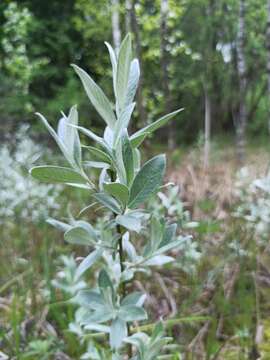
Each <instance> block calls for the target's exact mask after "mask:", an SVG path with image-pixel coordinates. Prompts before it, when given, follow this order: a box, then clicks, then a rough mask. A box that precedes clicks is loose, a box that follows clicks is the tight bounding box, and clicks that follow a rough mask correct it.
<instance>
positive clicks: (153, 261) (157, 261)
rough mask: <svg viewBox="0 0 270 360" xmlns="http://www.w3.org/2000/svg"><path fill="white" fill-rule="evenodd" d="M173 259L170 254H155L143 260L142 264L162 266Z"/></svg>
mask: <svg viewBox="0 0 270 360" xmlns="http://www.w3.org/2000/svg"><path fill="white" fill-rule="evenodd" d="M174 260H175V259H174V258H173V257H171V256H166V255H156V256H153V257H151V258H150V259H149V260H147V261H145V262H144V265H146V266H162V265H165V264H168V263H170V262H173V261H174Z"/></svg>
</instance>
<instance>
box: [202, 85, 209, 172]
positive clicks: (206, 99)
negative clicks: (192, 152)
mask: <svg viewBox="0 0 270 360" xmlns="http://www.w3.org/2000/svg"><path fill="white" fill-rule="evenodd" d="M204 111H205V112H204V159H203V160H204V168H205V169H208V167H209V158H210V144H211V142H210V139H211V100H210V96H209V91H208V89H207V86H205V87H204Z"/></svg>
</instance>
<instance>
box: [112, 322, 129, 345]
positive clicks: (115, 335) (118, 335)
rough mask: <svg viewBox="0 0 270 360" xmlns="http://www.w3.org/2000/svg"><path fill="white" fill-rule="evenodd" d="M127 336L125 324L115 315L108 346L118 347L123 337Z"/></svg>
mask: <svg viewBox="0 0 270 360" xmlns="http://www.w3.org/2000/svg"><path fill="white" fill-rule="evenodd" d="M125 337H127V324H126V322H125V321H124V320H122V319H120V318H119V317H117V318H116V319H113V321H112V324H111V330H110V346H111V348H112V349H119V348H120V347H121V345H122V342H123V339H124V338H125Z"/></svg>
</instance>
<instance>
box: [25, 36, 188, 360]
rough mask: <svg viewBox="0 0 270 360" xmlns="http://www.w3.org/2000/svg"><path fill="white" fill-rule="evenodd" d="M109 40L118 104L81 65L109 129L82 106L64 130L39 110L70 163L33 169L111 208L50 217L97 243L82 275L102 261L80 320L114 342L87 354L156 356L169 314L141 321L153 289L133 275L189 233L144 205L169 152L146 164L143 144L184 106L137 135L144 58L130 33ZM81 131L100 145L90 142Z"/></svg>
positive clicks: (79, 240) (66, 119)
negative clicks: (82, 121) (85, 118)
mask: <svg viewBox="0 0 270 360" xmlns="http://www.w3.org/2000/svg"><path fill="white" fill-rule="evenodd" d="M106 45H107V47H108V50H109V55H110V59H111V63H112V74H113V89H114V94H115V105H114V107H113V106H112V105H111V102H110V101H109V100H108V98H107V97H106V95H105V94H104V93H103V91H102V90H101V88H100V87H99V86H98V85H97V84H96V83H95V82H94V81H93V79H92V78H91V77H90V76H89V75H88V74H87V73H86V72H85V71H84V70H82V69H81V68H79V67H78V66H76V65H73V68H74V70H75V71H76V73H77V75H78V76H79V78H80V79H81V81H82V84H83V86H84V89H85V91H86V94H87V95H88V97H89V99H90V101H91V103H92V105H93V106H94V107H95V109H96V110H97V112H98V113H99V115H100V116H101V117H102V119H103V120H104V121H105V124H106V126H105V130H104V133H103V135H102V136H100V135H97V134H95V133H94V132H92V131H91V130H90V129H87V128H84V127H81V126H79V125H78V112H77V108H76V106H73V107H72V108H71V110H70V112H69V114H68V115H65V114H62V115H63V116H62V118H61V119H60V121H59V124H58V130H57V132H55V130H54V129H53V128H52V127H51V126H50V125H49V123H48V121H47V120H46V119H45V117H44V116H42V115H41V114H38V115H39V117H40V118H41V120H42V122H43V123H44V125H45V126H46V127H47V129H48V131H49V132H50V134H51V135H52V136H53V138H54V139H55V141H56V142H57V144H58V146H59V148H60V149H61V151H62V153H63V155H64V157H65V159H66V161H67V163H68V165H63V166H50V165H42V166H36V167H34V168H32V169H31V174H32V176H33V177H35V178H36V179H38V180H40V181H44V182H47V183H60V184H66V185H68V186H73V187H79V188H83V189H86V190H88V192H89V194H90V195H91V198H92V199H93V203H92V204H90V205H89V206H99V209H103V210H104V211H105V212H109V213H110V214H111V216H110V217H109V219H108V221H107V222H106V223H105V224H103V226H101V227H94V226H92V225H91V224H90V223H89V222H86V221H84V220H78V219H73V220H72V221H71V223H69V224H68V223H63V222H61V221H58V220H53V219H50V221H49V222H50V223H51V224H52V225H54V226H56V227H57V228H59V229H61V230H63V231H64V238H65V240H66V241H67V242H68V243H70V244H75V245H81V246H85V247H87V249H90V253H89V255H87V256H86V257H85V258H84V259H83V260H82V262H81V263H80V264H79V266H78V267H77V268H76V270H75V274H74V276H75V278H77V279H79V278H80V277H81V276H82V275H83V274H85V272H86V271H87V270H89V269H90V268H91V267H92V266H93V265H94V263H97V264H96V265H98V266H99V268H100V270H99V272H98V276H97V283H96V284H94V285H93V286H92V287H89V288H88V287H87V288H85V289H81V290H79V291H77V293H76V294H75V296H74V297H73V298H72V302H74V303H76V304H78V305H79V309H80V313H79V315H78V316H77V319H76V320H77V323H78V324H79V325H80V326H81V327H82V329H83V332H82V333H81V336H84V334H85V332H90V333H92V332H95V333H100V335H101V337H102V336H104V338H105V336H106V335H107V334H108V337H109V345H110V346H109V349H107V350H106V347H105V348H103V349H102V350H101V351H99V350H98V349H97V348H95V347H93V346H92V344H90V345H89V349H88V353H89V354H90V355H89V357H87V356H88V355H87V354H86V355H85V357H84V358H95V359H108V352H107V351H109V353H110V356H112V359H113V360H117V359H123V358H126V356H128V358H130V359H134V360H135V359H136V360H151V359H154V358H156V357H158V356H159V355H160V353H161V351H162V349H163V348H164V345H166V344H167V342H168V341H169V340H170V339H169V338H168V337H165V336H164V330H163V325H162V323H161V322H160V323H158V324H157V325H156V326H154V325H151V324H150V325H149V326H147V329H150V330H153V332H152V335H151V336H150V335H147V334H146V333H144V332H142V331H140V327H138V322H140V321H146V320H147V318H148V316H147V312H146V310H145V309H144V305H143V304H144V302H145V298H146V296H145V294H143V293H142V292H138V291H133V290H132V282H133V280H134V277H135V276H136V274H137V273H140V272H143V273H146V274H149V273H150V272H151V268H152V267H153V266H163V265H165V264H168V263H171V262H172V261H174V258H173V257H172V256H169V255H167V254H166V253H168V252H169V251H170V250H172V249H175V248H178V247H179V246H181V245H182V244H183V238H182V236H180V237H179V236H176V227H177V226H176V224H174V223H170V222H167V221H166V219H165V218H164V216H162V217H160V218H159V217H158V216H157V215H152V214H150V213H149V212H147V210H146V209H143V208H142V205H143V204H144V203H145V202H146V201H147V200H149V199H150V197H152V196H154V195H155V194H156V193H157V192H158V191H159V189H160V187H161V184H162V179H163V176H164V173H165V166H166V159H165V155H158V156H155V157H153V158H152V159H150V160H148V161H147V162H146V163H144V164H143V165H142V164H141V153H140V150H139V147H140V145H141V144H142V142H143V141H144V139H145V138H146V137H147V135H148V134H150V133H152V132H154V131H155V130H157V129H158V128H160V127H161V126H163V125H165V124H166V123H167V122H168V121H169V120H170V119H171V118H172V117H173V116H175V115H177V114H178V113H179V112H180V111H181V109H180V110H177V111H174V112H173V113H171V114H168V115H165V116H163V117H162V118H160V119H158V120H156V121H155V122H153V123H152V124H150V125H148V126H146V127H145V128H143V129H141V130H139V131H137V132H135V133H134V134H132V135H130V134H129V132H128V130H127V129H128V127H129V123H130V119H131V115H132V112H133V110H134V107H135V102H134V96H135V93H136V89H137V86H138V82H139V73H140V70H139V63H138V60H137V59H132V51H131V47H132V44H131V37H130V35H127V36H126V37H125V39H124V40H123V42H122V44H121V47H120V49H119V52H118V54H116V52H115V51H114V50H113V49H112V47H111V46H110V45H109V44H107V43H106ZM79 132H81V133H82V134H84V135H85V136H86V137H87V138H89V139H90V140H91V141H93V142H94V143H96V146H92V145H91V146H82V145H81V142H80V138H79V134H78V133H79ZM82 152H88V153H89V154H90V155H91V160H90V161H84V160H83V156H82ZM94 168H95V169H99V170H100V173H99V178H98V181H96V180H95V177H94V176H93V175H92V173H91V170H92V169H94ZM145 227H148V232H147V242H146V243H145V244H144V245H143V246H142V247H141V246H139V245H138V244H139V243H140V242H139V241H138V239H139V237H140V234H142V232H144V233H145ZM135 324H136V326H135ZM91 352H92V355H91ZM93 354H94V355H93ZM91 356H92V357H91ZM94 356H95V357H94Z"/></svg>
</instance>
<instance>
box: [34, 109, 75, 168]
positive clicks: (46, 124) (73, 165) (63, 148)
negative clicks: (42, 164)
mask: <svg viewBox="0 0 270 360" xmlns="http://www.w3.org/2000/svg"><path fill="white" fill-rule="evenodd" d="M36 115H38V116H39V118H40V119H41V121H42V122H43V124H44V125H45V127H46V128H47V130H48V131H49V133H50V134H51V136H52V137H53V138H54V140H55V142H56V143H57V145H58V146H59V148H60V150H61V151H62V153H63V155H64V156H65V158H66V160H67V161H68V162H69V163H70V165H71V166H72V167H73V168H77V164H76V163H75V162H74V159H73V157H72V156H71V155H70V152H69V151H68V149H67V148H66V146H65V144H64V143H63V142H62V141H61V140H60V139H59V137H58V135H57V134H56V132H55V131H54V129H53V128H52V127H51V125H50V124H49V123H48V121H47V119H46V118H45V117H44V116H43V115H41V114H40V113H36Z"/></svg>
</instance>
